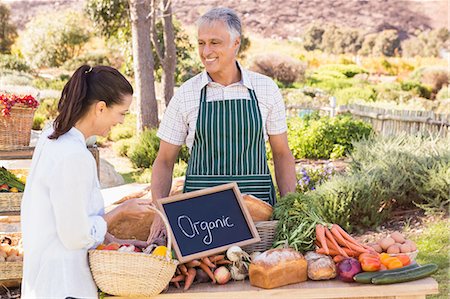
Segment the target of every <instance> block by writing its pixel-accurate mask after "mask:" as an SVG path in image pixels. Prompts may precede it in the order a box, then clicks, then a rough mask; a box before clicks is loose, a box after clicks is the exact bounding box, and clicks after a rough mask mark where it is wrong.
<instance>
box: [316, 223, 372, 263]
mask: <svg viewBox="0 0 450 299" xmlns="http://www.w3.org/2000/svg"><path fill="white" fill-rule="evenodd" d="M316 246H317V249H316V252H317V253H321V254H326V255H330V256H333V260H334V261H335V262H336V263H338V262H340V261H342V260H343V259H344V258H346V257H356V258H358V256H359V255H360V254H362V253H369V252H372V251H373V249H371V248H370V247H368V246H365V245H362V244H360V243H358V241H356V240H355V239H354V238H353V237H352V236H350V235H349V234H348V233H347V232H346V231H345V230H344V229H342V228H341V227H340V226H339V225H337V224H332V225H331V228H330V229H329V228H328V227H327V225H323V224H317V225H316Z"/></svg>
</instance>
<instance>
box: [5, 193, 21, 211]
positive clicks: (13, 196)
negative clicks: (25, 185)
mask: <svg viewBox="0 0 450 299" xmlns="http://www.w3.org/2000/svg"><path fill="white" fill-rule="evenodd" d="M22 195H23V192H19V193H13V192H1V193H0V213H2V212H9V213H10V212H17V213H18V212H20V204H21V203H22Z"/></svg>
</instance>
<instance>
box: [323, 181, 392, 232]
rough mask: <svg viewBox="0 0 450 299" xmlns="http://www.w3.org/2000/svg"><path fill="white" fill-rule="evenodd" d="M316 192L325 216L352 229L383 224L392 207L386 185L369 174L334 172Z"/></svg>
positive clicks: (327, 219)
mask: <svg viewBox="0 0 450 299" xmlns="http://www.w3.org/2000/svg"><path fill="white" fill-rule="evenodd" d="M315 192H317V194H316V195H315V198H316V207H317V209H318V210H319V212H320V214H321V215H322V217H323V218H324V219H325V220H326V221H328V222H330V223H337V224H339V225H340V226H342V227H343V228H345V229H346V230H349V231H352V230H354V229H355V228H356V227H364V228H374V227H376V226H378V225H380V224H381V223H383V222H384V221H385V220H386V219H388V217H389V215H390V210H391V208H392V204H391V202H389V199H388V200H386V198H387V197H386V196H385V195H384V193H383V185H381V184H380V182H379V180H378V179H377V178H376V176H374V175H370V174H360V175H358V176H357V175H350V176H348V175H341V176H334V177H333V178H331V179H330V180H329V181H327V182H325V183H323V184H322V185H320V186H319V187H318V188H317V189H316V191H315Z"/></svg>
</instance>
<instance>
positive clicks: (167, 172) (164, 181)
mask: <svg viewBox="0 0 450 299" xmlns="http://www.w3.org/2000/svg"><path fill="white" fill-rule="evenodd" d="M172 174H173V164H172V165H165V164H164V163H161V162H160V161H158V159H156V160H155V163H154V164H153V168H152V187H151V188H152V189H151V191H152V199H153V200H157V199H160V198H163V197H167V196H169V193H170V188H171V187H172Z"/></svg>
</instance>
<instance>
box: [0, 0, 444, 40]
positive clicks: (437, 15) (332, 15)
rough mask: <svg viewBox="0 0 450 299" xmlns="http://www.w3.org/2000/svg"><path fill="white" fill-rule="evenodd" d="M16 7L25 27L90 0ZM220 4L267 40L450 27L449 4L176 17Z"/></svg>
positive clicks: (262, 9)
mask: <svg viewBox="0 0 450 299" xmlns="http://www.w3.org/2000/svg"><path fill="white" fill-rule="evenodd" d="M0 1H1V2H6V3H8V4H10V6H11V10H12V15H13V20H14V22H15V23H16V24H17V25H18V27H19V28H20V29H22V28H24V25H25V24H26V22H28V21H29V20H30V19H31V18H32V17H33V16H34V15H36V14H38V13H45V12H47V11H50V10H65V9H74V10H82V8H83V6H84V3H85V1H86V0H57V1H51V0H0ZM214 6H228V7H230V8H233V9H235V10H236V11H238V12H239V13H240V15H241V18H242V21H243V23H244V27H245V31H246V32H252V33H257V34H259V35H262V36H264V37H278V38H289V37H296V36H298V35H299V34H300V33H301V32H302V31H303V29H304V28H305V27H306V26H308V25H309V24H310V23H313V22H319V23H320V22H324V23H335V24H337V25H340V26H347V27H353V28H363V29H366V30H368V31H372V32H376V31H380V30H383V29H388V28H395V29H397V30H399V31H400V32H402V33H403V35H404V36H405V35H406V34H412V33H414V31H415V30H417V29H419V30H424V29H434V28H441V27H446V28H448V29H450V25H449V2H448V1H447V0H436V1H433V0H431V1H428V0H427V1H413V0H366V1H357V0H310V1H297V0H284V1H280V0H229V1H219V0H173V10H174V13H175V16H176V17H177V18H178V19H179V20H180V21H181V22H182V23H184V24H187V25H190V24H194V23H195V20H196V19H197V18H198V17H199V16H200V15H201V14H202V13H204V12H206V11H207V10H208V9H210V8H211V7H214Z"/></svg>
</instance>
